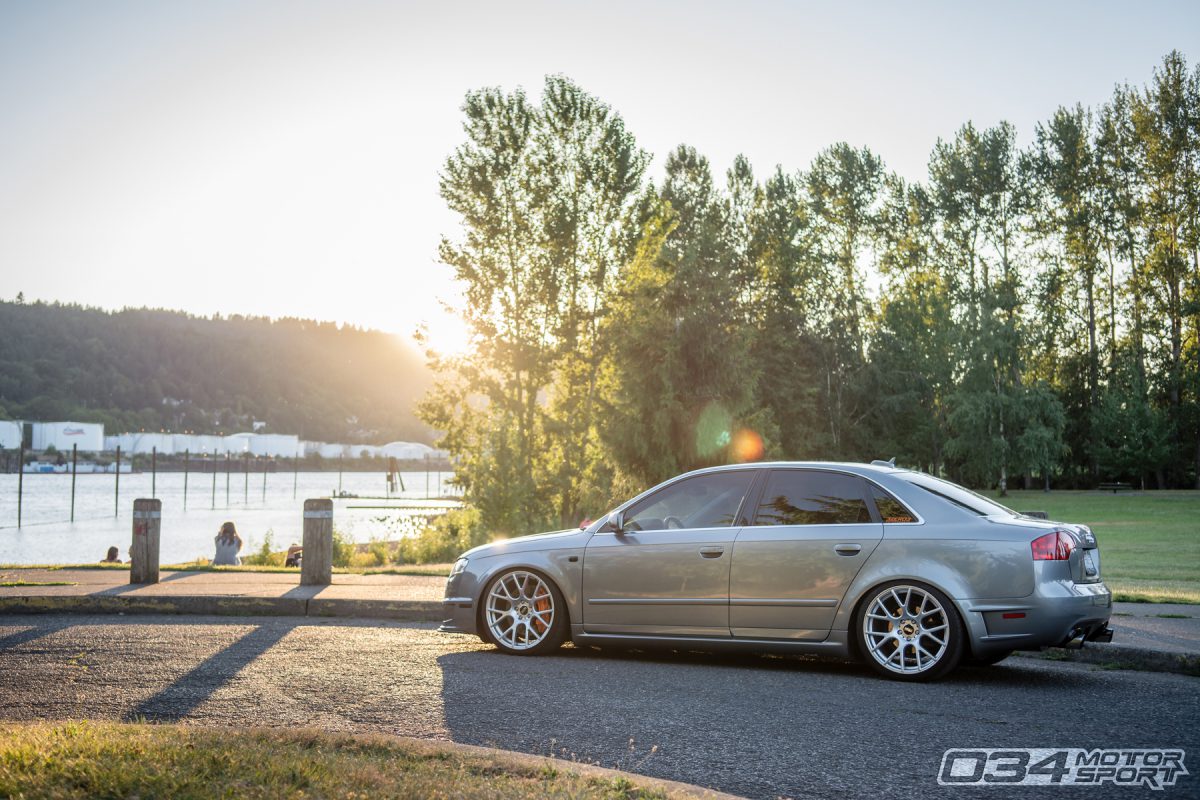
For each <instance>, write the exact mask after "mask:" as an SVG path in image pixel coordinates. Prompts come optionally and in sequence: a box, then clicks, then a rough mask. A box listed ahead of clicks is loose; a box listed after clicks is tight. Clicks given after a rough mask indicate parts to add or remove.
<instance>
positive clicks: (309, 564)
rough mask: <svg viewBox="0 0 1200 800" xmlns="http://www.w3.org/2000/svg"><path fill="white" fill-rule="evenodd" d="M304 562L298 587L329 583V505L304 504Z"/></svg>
mask: <svg viewBox="0 0 1200 800" xmlns="http://www.w3.org/2000/svg"><path fill="white" fill-rule="evenodd" d="M302 544H303V547H304V560H303V561H301V562H300V585H301V586H328V585H329V584H330V583H331V582H332V581H333V501H332V500H330V499H329V498H321V499H317V500H305V501H304V539H303V542H302Z"/></svg>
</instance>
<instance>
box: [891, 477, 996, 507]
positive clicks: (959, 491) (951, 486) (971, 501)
mask: <svg viewBox="0 0 1200 800" xmlns="http://www.w3.org/2000/svg"><path fill="white" fill-rule="evenodd" d="M897 475H898V477H900V478H903V479H904V480H906V481H908V482H909V483H911V484H912V485H913V486H917V487H919V488H921V489H924V490H925V491H927V492H929V493H930V494H932V495H937V496H938V497H940V498H942V499H943V500H946V501H948V502H950V503H952V504H954V505H956V506H958V507H959V508H961V509H963V510H964V511H969V512H971V513H972V514H977V515H979V516H981V517H992V516H1002V517H1015V516H1017V512H1015V511H1013V510H1012V509H1011V508H1008V507H1007V506H1002V505H1000V504H999V503H997V502H996V501H994V500H989V499H988V498H986V497H984V496H983V495H981V494H976V493H975V492H972V491H971V490H970V489H966V488H963V487H962V486H959V485H958V484H957V483H951V482H950V481H944V480H942V479H941V478H935V477H933V476H932V475H923V474H922V473H920V472H907V473H897ZM881 513H882V510H881Z"/></svg>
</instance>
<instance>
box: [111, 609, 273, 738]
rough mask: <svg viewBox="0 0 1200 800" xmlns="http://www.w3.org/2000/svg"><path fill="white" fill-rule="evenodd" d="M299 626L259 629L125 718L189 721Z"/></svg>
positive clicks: (134, 719)
mask: <svg viewBox="0 0 1200 800" xmlns="http://www.w3.org/2000/svg"><path fill="white" fill-rule="evenodd" d="M295 627H296V626H295V625H294V624H291V623H287V622H279V623H274V624H270V625H259V626H258V627H256V628H255V629H254V630H252V631H250V632H249V633H247V634H246V635H245V636H243V637H242V638H240V639H238V640H237V641H236V642H234V643H233V644H231V645H229V646H228V647H226V648H225V649H224V650H220V651H218V652H217V653H214V654H213V655H211V656H209V657H208V658H207V659H205V660H204V661H203V662H201V663H200V664H199V665H197V666H196V667H195V668H193V669H192V670H191V671H190V672H188V673H187V674H185V675H182V676H181V677H179V678H178V679H177V680H176V681H175V682H174V683H172V684H171V685H170V686H168V687H167V688H165V689H163V690H162V691H161V692H159V693H158V694H156V695H154V696H153V697H150V698H148V699H147V700H144V701H143V702H142V703H140V704H139V705H138V706H137V708H135V709H133V710H132V711H130V712H129V713H128V714H126V715H125V716H124V718H123V719H124V721H126V722H131V721H136V720H139V719H142V718H145V719H151V720H158V721H165V722H172V721H176V720H179V719H181V718H183V717H186V716H187V715H188V714H189V713H191V712H192V711H194V710H195V709H196V708H197V707H199V706H200V704H201V703H203V702H204V701H205V700H207V699H208V698H210V697H212V696H213V694H215V693H216V692H217V690H219V689H220V688H221V687H222V686H224V685H225V684H227V683H229V682H230V681H231V680H232V679H233V678H234V677H235V676H236V675H237V674H238V673H239V672H241V671H242V670H243V669H245V668H246V667H247V666H248V665H250V664H251V663H253V661H254V660H255V659H257V658H258V657H259V656H261V655H262V654H263V653H265V652H267V651H268V650H270V649H271V648H272V647H273V646H275V645H276V644H278V643H279V642H280V640H282V639H283V637H285V636H287V635H288V634H289V633H291V631H292V630H293V629H294V628H295Z"/></svg>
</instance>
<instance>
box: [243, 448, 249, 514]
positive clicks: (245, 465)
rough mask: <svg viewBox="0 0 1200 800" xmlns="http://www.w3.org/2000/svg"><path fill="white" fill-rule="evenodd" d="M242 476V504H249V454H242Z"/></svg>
mask: <svg viewBox="0 0 1200 800" xmlns="http://www.w3.org/2000/svg"><path fill="white" fill-rule="evenodd" d="M242 478H243V479H244V480H245V485H244V486H243V487H242V505H244V506H248V505H250V454H249V453H243V454H242Z"/></svg>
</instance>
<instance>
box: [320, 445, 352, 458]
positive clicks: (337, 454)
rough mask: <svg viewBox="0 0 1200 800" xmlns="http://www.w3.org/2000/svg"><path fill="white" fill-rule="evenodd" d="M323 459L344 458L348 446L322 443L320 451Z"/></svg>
mask: <svg viewBox="0 0 1200 800" xmlns="http://www.w3.org/2000/svg"><path fill="white" fill-rule="evenodd" d="M320 455H321V458H342V457H344V456H345V455H346V445H344V444H337V443H336V442H333V443H322V444H321V450H320Z"/></svg>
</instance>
